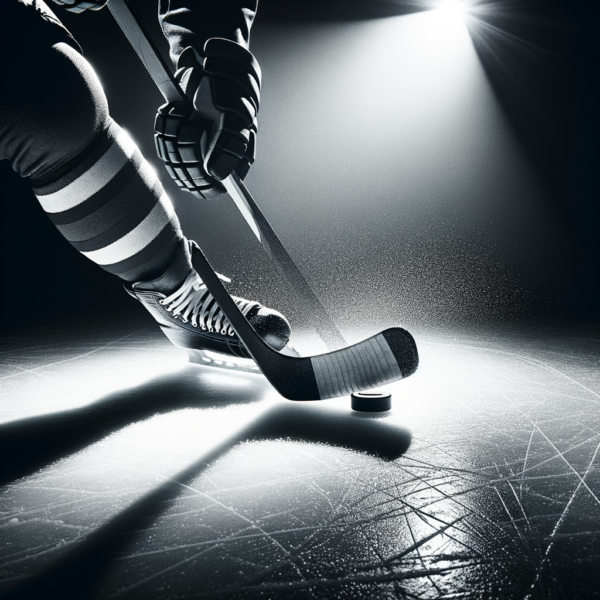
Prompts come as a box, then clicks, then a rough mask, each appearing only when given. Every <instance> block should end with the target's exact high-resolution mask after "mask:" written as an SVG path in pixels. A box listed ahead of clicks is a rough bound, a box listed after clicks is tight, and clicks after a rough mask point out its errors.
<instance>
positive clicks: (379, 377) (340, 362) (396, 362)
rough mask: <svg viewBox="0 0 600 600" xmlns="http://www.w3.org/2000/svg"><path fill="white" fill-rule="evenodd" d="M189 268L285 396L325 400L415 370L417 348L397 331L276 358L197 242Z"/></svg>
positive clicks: (277, 388) (402, 333) (357, 390)
mask: <svg viewBox="0 0 600 600" xmlns="http://www.w3.org/2000/svg"><path fill="white" fill-rule="evenodd" d="M192 264H193V266H194V269H196V271H197V272H198V275H200V278H201V279H202V281H203V282H204V283H205V284H206V287H207V288H208V290H209V292H210V293H211V294H212V296H213V298H214V299H215V300H216V301H217V304H218V305H219V306H220V308H221V310H222V311H223V313H224V314H225V316H226V317H227V319H228V320H229V322H230V323H231V326H232V327H233V329H234V330H235V332H236V334H237V336H238V337H239V338H240V339H241V340H242V342H244V345H245V346H246V348H247V349H248V351H249V352H250V354H251V355H252V358H253V359H254V361H255V362H256V364H257V365H258V367H259V368H260V370H261V371H262V372H263V375H264V376H265V377H266V378H267V379H268V380H269V382H270V383H271V385H272V386H273V387H274V388H275V389H276V390H277V391H278V392H279V393H280V394H281V395H282V396H283V397H284V398H288V399H289V400H325V399H326V398H335V397H337V396H345V395H348V394H351V393H352V392H360V391H363V390H370V389H373V388H374V387H377V386H380V385H384V384H386V383H391V382H392V381H397V380H398V379H403V378H404V377H408V376H409V375H412V374H413V373H414V372H415V371H416V370H417V366H418V364H419V355H418V352H417V345H416V344H415V341H414V339H413V337H412V336H411V335H410V333H409V332H408V331H406V330H405V329H402V328H400V327H393V328H390V329H386V330H385V331H382V332H381V333H378V334H377V335H374V336H373V337H370V338H368V339H366V340H363V341H362V342H359V343H358V344H354V345H353V346H349V347H348V348H343V349H342V350H336V351H335V352H329V353H327V354H319V355H317V356H311V357H306V358H296V357H291V356H285V355H284V354H280V353H279V352H276V351H275V350H273V349H272V348H270V347H269V346H268V345H267V344H265V342H263V340H262V339H261V338H260V337H259V336H258V334H257V333H256V332H255V331H254V329H252V326H251V325H250V323H248V321H247V320H246V317H244V315H242V313H241V312H240V310H239V309H238V307H237V306H236V304H235V302H234V301H233V300H232V299H231V296H230V295H229V294H228V292H227V290H226V289H225V288H224V287H223V284H222V283H221V281H220V280H219V278H218V276H217V274H216V273H215V272H214V270H213V269H212V267H211V266H210V264H209V262H208V260H207V259H206V256H204V253H203V252H202V250H200V247H199V246H198V245H197V244H194V247H193V252H192Z"/></svg>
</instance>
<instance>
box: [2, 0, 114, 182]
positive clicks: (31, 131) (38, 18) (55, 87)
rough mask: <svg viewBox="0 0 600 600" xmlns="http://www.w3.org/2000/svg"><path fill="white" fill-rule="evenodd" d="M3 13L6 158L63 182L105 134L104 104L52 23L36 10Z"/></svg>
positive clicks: (88, 71)
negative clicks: (60, 178)
mask: <svg viewBox="0 0 600 600" xmlns="http://www.w3.org/2000/svg"><path fill="white" fill-rule="evenodd" d="M5 5H10V6H11V7H12V8H11V10H8V12H9V13H10V15H9V16H11V17H14V18H13V19H12V21H11V20H10V19H6V18H5V17H6V16H7V15H6V12H7V11H6V10H5V9H4V6H5ZM2 7H3V8H2V14H0V21H1V22H2V23H3V24H2V25H1V26H0V40H1V41H0V77H1V79H2V81H3V82H5V84H6V85H2V86H1V88H0V158H3V159H8V160H9V161H10V162H11V164H12V167H13V169H14V170H15V171H17V172H18V173H19V174H20V175H21V176H23V177H30V178H32V180H35V181H40V180H49V179H51V178H52V177H53V176H56V177H60V176H61V174H63V173H64V170H65V169H66V168H68V167H69V165H70V164H71V163H72V162H73V161H74V160H76V157H77V156H78V155H80V154H81V153H85V151H86V148H88V147H89V146H90V145H91V144H93V143H94V140H95V139H96V138H97V136H98V135H99V134H101V133H102V132H103V131H105V130H106V128H107V126H108V105H107V102H106V97H105V95H104V92H103V90H102V87H101V85H100V82H99V81H98V78H97V77H96V74H95V73H94V71H93V69H92V67H91V66H90V64H89V63H88V62H87V61H86V60H85V59H84V58H83V56H81V54H80V53H79V52H77V50H76V49H75V46H74V45H69V44H68V43H67V42H68V32H66V30H65V29H64V28H62V27H61V26H60V25H57V24H53V23H51V22H48V21H46V20H45V18H44V17H43V15H42V14H41V13H40V11H39V10H37V9H36V3H34V4H33V5H22V4H21V3H18V2H17V3H3V4H2ZM15 7H20V8H19V10H16V9H15ZM38 8H39V7H38ZM9 21H10V27H9ZM13 32H14V33H13ZM28 32H31V33H32V35H27V33H28ZM23 40H25V43H24V42H23ZM7 82H9V83H7Z"/></svg>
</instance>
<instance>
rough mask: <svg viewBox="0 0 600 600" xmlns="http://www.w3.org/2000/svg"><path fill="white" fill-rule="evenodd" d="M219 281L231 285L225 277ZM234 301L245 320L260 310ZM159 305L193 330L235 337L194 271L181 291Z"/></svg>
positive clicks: (252, 305) (252, 304)
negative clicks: (197, 329) (194, 328)
mask: <svg viewBox="0 0 600 600" xmlns="http://www.w3.org/2000/svg"><path fill="white" fill-rule="evenodd" d="M219 278H220V279H222V280H224V281H229V279H227V278H226V277H223V276H222V275H219ZM232 299H233V301H234V302H235V303H236V304H237V307H238V308H239V309H240V311H241V313H242V314H243V315H244V316H246V315H247V314H248V312H249V311H250V310H251V309H252V308H254V307H255V306H260V305H259V304H258V302H253V301H251V300H244V298H236V297H235V296H232ZM160 303H161V304H162V305H163V306H164V307H165V309H166V310H167V311H169V312H170V313H173V317H175V318H176V319H180V320H181V321H183V322H184V323H189V322H191V324H192V326H193V327H197V328H199V329H202V330H204V331H210V332H213V333H220V334H222V335H229V336H232V337H233V336H235V331H234V330H233V328H232V327H231V324H230V323H229V321H228V320H227V319H226V318H225V315H224V314H223V312H222V311H221V309H220V308H219V305H218V304H217V303H216V302H215V300H214V299H213V297H212V295H211V294H210V292H209V291H208V289H207V288H206V285H205V284H204V283H203V282H202V280H201V279H200V277H199V276H198V273H196V272H195V271H192V272H191V273H190V274H189V275H188V277H187V279H186V280H185V281H184V282H183V284H182V285H181V287H180V288H179V289H177V290H176V291H175V292H173V293H172V294H171V295H170V296H167V297H166V298H163V299H162V300H160Z"/></svg>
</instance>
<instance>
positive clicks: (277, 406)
mask: <svg viewBox="0 0 600 600" xmlns="http://www.w3.org/2000/svg"><path fill="white" fill-rule="evenodd" d="M416 337H417V342H418V344H419V348H420V352H421V357H422V358H421V368H420V369H419V371H418V372H417V373H416V374H415V375H414V376H413V377H411V378H409V379H407V380H406V381H403V382H399V383H398V384H394V385H392V386H390V389H391V391H392V393H393V409H392V411H391V413H389V414H386V415H383V416H381V415H379V416H378V417H377V418H374V417H370V416H368V415H367V416H365V415H359V414H356V413H353V412H352V411H351V410H350V399H349V398H342V399H337V400H330V401H326V402H319V403H306V404H304V403H291V402H289V401H285V400H283V399H281V398H280V397H279V396H277V394H276V393H275V392H273V391H272V390H271V389H270V387H269V386H268V384H267V383H266V382H265V381H264V380H263V378H262V377H261V376H258V375H252V374H246V373H239V374H238V373H232V372H230V371H227V372H222V371H219V370H218V369H214V368H210V367H200V366H190V365H187V364H186V362H185V357H184V356H182V355H181V354H180V353H179V352H178V351H177V350H175V349H173V348H171V347H170V346H168V344H167V343H166V342H164V341H163V340H162V339H161V338H160V337H158V336H157V335H156V334H155V333H153V332H151V331H150V330H145V329H144V330H140V331H135V330H131V331H129V332H127V331H126V332H123V331H120V332H116V333H113V332H111V331H102V332H101V333H98V332H94V331H83V330H79V331H74V330H73V331H70V330H69V331H67V332H63V333H62V334H60V335H57V334H51V333H47V334H43V333H38V334H35V335H33V336H22V337H20V338H19V339H7V340H5V341H4V344H3V346H2V347H1V348H0V351H1V352H2V354H1V356H2V358H3V361H2V365H3V366H2V373H1V377H2V392H1V397H0V417H1V419H2V421H3V424H2V425H0V440H1V441H0V444H1V450H2V461H1V464H2V466H1V467H0V476H1V477H2V482H3V483H4V484H5V485H4V487H2V488H0V539H1V540H2V541H1V544H0V592H4V591H8V590H10V589H12V590H13V593H14V594H15V597H23V598H30V597H44V598H52V597H57V598H85V597H88V596H89V597H93V598H144V599H154V598H156V599H159V598H165V599H166V598H493V597H497V598H520V599H523V598H593V597H596V596H597V595H598V594H599V592H598V585H597V573H598V568H599V567H600V472H599V469H598V465H599V461H600V459H599V456H598V454H599V449H600V411H599V410H598V407H599V403H600V369H599V368H598V367H599V365H598V362H599V356H600V352H599V350H600V338H598V336H595V334H594V332H590V331H583V330H577V331H576V330H572V331H566V330H560V329H557V328H548V329H545V330H541V329H537V330H529V331H527V332H515V331H512V332H508V331H501V330H495V331H486V332H483V331H470V332H464V331H463V332H458V333H454V334H450V333H441V332H433V333H432V332H429V333H427V332H425V333H421V334H420V335H417V336H416ZM40 590H42V591H41V592H40ZM33 593H37V594H38V595H37V596H35V595H32V594H33Z"/></svg>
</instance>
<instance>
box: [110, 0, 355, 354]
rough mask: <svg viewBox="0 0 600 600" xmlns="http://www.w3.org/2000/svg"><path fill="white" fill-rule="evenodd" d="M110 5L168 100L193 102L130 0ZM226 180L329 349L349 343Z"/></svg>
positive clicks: (241, 189)
mask: <svg viewBox="0 0 600 600" xmlns="http://www.w3.org/2000/svg"><path fill="white" fill-rule="evenodd" d="M108 8H109V10H110V12H111V13H112V15H113V17H114V18H115V20H116V21H117V23H118V25H119V27H120V28H121V29H122V31H123V33H124V34H125V36H126V37H127V39H128V40H129V42H130V44H131V46H132V47H133V49H134V50H135V52H136V54H137V55H138V56H139V58H140V60H141V61H142V63H143V64H144V66H145V67H146V70H147V71H148V73H149V74H150V76H151V77H152V79H153V80H154V82H155V83H156V86H157V87H158V89H159V90H160V92H161V93H162V95H163V96H164V98H165V100H167V102H185V103H189V102H190V100H189V98H188V97H187V96H186V95H185V93H184V92H183V91H182V89H181V88H180V86H179V84H178V83H177V81H175V79H174V77H173V74H172V73H171V70H170V69H169V68H168V66H167V65H166V63H165V61H164V60H163V58H162V56H161V55H160V53H159V51H158V49H157V48H156V46H155V45H154V44H153V42H152V40H151V39H150V37H149V36H148V35H147V34H146V32H145V31H144V29H143V27H142V26H141V24H140V23H139V21H138V20H137V18H136V17H135V15H134V14H133V12H132V11H131V8H130V7H129V4H128V3H127V0H110V2H109V3H108ZM222 183H223V185H224V186H225V189H226V190H227V192H228V193H229V195H230V196H231V198H232V200H233V201H234V202H235V204H236V206H237V208H238V210H239V211H240V213H241V214H242V216H243V217H244V219H245V220H246V222H247V223H248V225H249V227H250V228H251V229H252V231H253V232H254V234H255V236H256V237H257V238H258V240H259V242H260V243H261V245H262V247H263V249H264V250H265V252H266V253H267V254H268V255H269V256H270V257H271V258H272V260H273V262H274V263H275V266H276V267H277V270H278V271H279V273H280V274H281V275H283V277H284V278H285V279H286V280H287V281H288V283H289V285H290V286H291V288H292V289H293V290H294V292H295V293H296V294H297V295H298V296H299V297H300V298H301V300H302V302H301V303H300V304H301V306H302V307H303V309H304V311H303V312H304V313H305V319H306V321H307V322H310V323H312V324H313V327H314V328H315V330H316V331H317V333H318V334H319V336H320V337H321V339H322V340H323V342H324V343H325V345H326V346H327V348H328V349H329V350H335V349H337V348H341V347H343V346H346V345H347V344H346V341H345V339H344V337H343V336H342V334H341V332H340V331H339V329H338V328H337V327H336V325H335V323H334V322H333V320H332V319H331V318H330V317H329V315H328V314H327V311H326V310H325V308H324V307H323V305H322V304H321V302H320V301H319V299H318V298H317V296H316V294H315V293H314V291H313V290H312V288H311V286H310V284H309V283H308V281H307V280H306V278H305V277H304V275H302V273H301V271H300V270H299V269H298V267H297V265H296V263H295V262H294V260H293V259H292V257H291V256H290V255H289V253H288V252H287V250H286V249H285V247H284V245H283V244H282V243H281V241H280V240H279V237H278V236H277V234H276V233H275V231H274V230H273V228H272V227H271V225H270V224H269V222H268V220H267V219H266V217H265V216H264V214H263V213H262V211H261V210H260V208H259V207H258V205H257V204H256V202H255V201H254V198H253V197H252V195H251V194H250V192H249V191H248V189H247V188H246V186H245V185H244V182H243V181H242V180H241V179H240V177H239V176H238V175H237V173H235V172H234V173H232V174H231V175H230V176H229V177H227V178H226V179H225V180H223V182H222Z"/></svg>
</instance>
